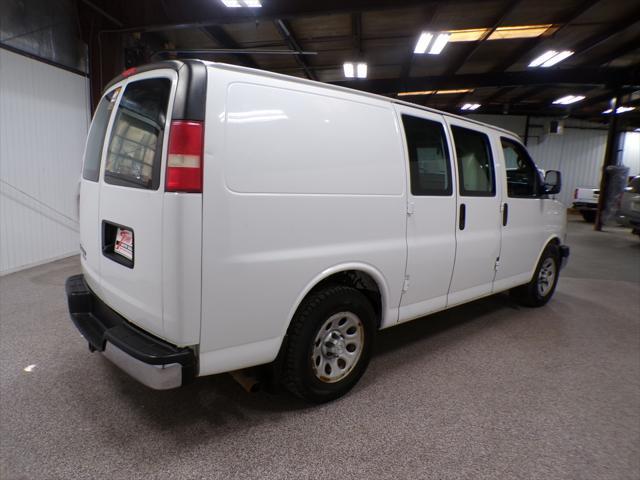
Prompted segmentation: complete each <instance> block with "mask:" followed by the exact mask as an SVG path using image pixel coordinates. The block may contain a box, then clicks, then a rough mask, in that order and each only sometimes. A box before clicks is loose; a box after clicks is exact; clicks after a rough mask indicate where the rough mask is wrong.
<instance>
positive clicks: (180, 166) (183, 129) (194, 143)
mask: <svg viewBox="0 0 640 480" xmlns="http://www.w3.org/2000/svg"><path fill="white" fill-rule="evenodd" d="M203 132H204V129H203V128H202V122H191V121H188V120H175V121H173V122H171V132H170V133H169V154H168V155H167V173H166V182H165V190H166V191H167V192H192V193H200V192H202V143H203V141H204V137H203Z"/></svg>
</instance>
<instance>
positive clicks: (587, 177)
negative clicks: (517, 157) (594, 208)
mask: <svg viewBox="0 0 640 480" xmlns="http://www.w3.org/2000/svg"><path fill="white" fill-rule="evenodd" d="M606 143H607V132H606V131H605V130H595V129H594V130H580V129H575V128H565V130H564V133H563V134H562V135H543V136H541V137H539V139H538V142H536V141H535V140H534V141H532V142H530V143H529V145H528V146H527V148H528V150H529V152H530V153H531V156H532V157H533V159H534V160H535V162H536V164H538V166H539V167H540V168H543V169H544V170H560V172H562V184H563V185H562V191H561V192H560V194H559V195H558V199H559V200H560V201H561V202H563V203H564V204H565V205H567V206H571V203H572V202H573V191H574V189H575V188H576V187H580V186H583V187H599V186H600V174H601V172H602V162H603V160H604V150H605V146H606Z"/></svg>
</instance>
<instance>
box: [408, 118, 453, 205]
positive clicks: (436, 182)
mask: <svg viewBox="0 0 640 480" xmlns="http://www.w3.org/2000/svg"><path fill="white" fill-rule="evenodd" d="M402 124H403V125H404V131H405V134H406V136H407V148H408V149H409V174H410V177H411V193H412V194H413V195H451V193H452V190H453V189H452V186H451V164H450V162H449V151H448V149H447V141H446V137H445V133H444V127H443V126H442V124H441V123H440V122H434V121H432V120H425V119H424V118H418V117H412V116H410V115H402Z"/></svg>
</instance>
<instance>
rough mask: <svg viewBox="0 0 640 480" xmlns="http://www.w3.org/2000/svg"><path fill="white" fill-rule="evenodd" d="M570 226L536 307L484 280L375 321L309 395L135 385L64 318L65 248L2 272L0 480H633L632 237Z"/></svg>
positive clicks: (637, 428) (636, 314) (219, 381)
mask: <svg viewBox="0 0 640 480" xmlns="http://www.w3.org/2000/svg"><path fill="white" fill-rule="evenodd" d="M569 232H570V233H569V239H568V243H569V244H570V245H571V247H572V255H573V257H572V259H571V263H570V266H569V267H568V268H567V269H566V270H565V271H564V272H563V274H564V275H563V276H562V278H561V280H560V284H559V288H558V291H557V293H556V296H555V298H554V299H553V300H552V301H551V302H550V303H549V304H548V305H547V306H546V307H544V308H542V309H536V310H532V309H526V308H520V307H518V306H517V305H515V304H514V303H512V302H511V301H510V299H509V297H508V296H506V295H496V296H493V297H490V298H487V299H484V300H481V301H477V302H474V303H472V304H469V305H466V306H463V307H459V308H455V309H452V310H450V311H447V312H443V313H441V314H437V315H433V316H431V317H428V318H425V319H422V320H418V321H416V322H412V323H410V324H406V325H403V326H400V327H398V328H394V329H390V330H386V331H384V332H382V333H381V335H380V342H379V348H378V351H377V354H376V356H375V358H374V360H373V361H372V363H371V366H370V368H369V371H368V372H367V374H366V375H365V376H364V378H363V379H362V381H361V382H360V383H359V385H358V386H357V387H356V388H355V389H354V390H353V392H352V393H351V394H349V395H348V396H346V397H345V398H343V399H340V400H338V401H336V402H333V403H330V404H328V405H323V406H315V407H310V406H306V405H303V404H302V403H300V402H298V401H297V400H295V399H293V398H291V397H289V396H287V395H285V394H282V395H277V396H274V395H269V394H267V393H257V394H253V395H249V394H246V393H244V391H242V390H241V389H240V387H238V386H237V385H236V384H235V383H234V382H233V381H232V380H231V379H230V377H229V376H227V375H221V376H216V377H210V378H203V379H200V380H198V381H196V383H195V384H193V385H190V386H188V387H185V388H182V389H178V390H173V391H167V392H155V391H152V390H148V389H147V388H145V387H143V386H141V385H139V384H137V383H136V382H135V381H133V380H131V379H129V378H128V377H127V376H126V375H125V374H123V373H121V372H120V371H119V370H117V369H116V368H115V367H113V366H112V365H110V364H109V363H108V362H107V361H106V360H105V359H103V358H102V357H101V356H100V355H97V354H89V352H88V350H87V348H86V345H85V343H84V342H83V340H82V339H81V338H80V336H79V334H78V333H77V332H76V331H75V329H74V327H73V326H72V324H71V322H70V320H69V319H68V318H67V312H66V305H65V297H64V291H63V285H64V280H65V278H66V277H67V276H69V275H71V274H73V273H75V272H77V271H78V270H79V268H78V262H77V259H68V260H64V261H59V262H55V263H51V264H48V265H45V266H42V267H37V268H33V269H30V270H27V271H23V272H20V273H16V274H13V275H10V276H7V277H4V278H2V279H0V287H1V288H0V294H1V297H0V347H1V348H0V429H1V430H0V460H1V462H2V463H1V468H0V478H2V479H3V480H9V479H58V478H59V479H75V478H110V479H138V478H139V479H149V478H171V479H188V478H220V479H228V478H243V479H246V478H256V479H267V478H273V479H276V478H277V479H284V478H323V479H325V478H367V479H378V478H389V479H399V478H407V479H408V478H411V479H417V478H429V479H435V478H438V479H454V478H469V479H482V478H486V479H514V478H522V479H545V480H548V479H580V480H586V479H598V480H603V479H638V478H640V241H639V240H638V238H637V237H634V236H632V235H631V234H630V233H628V232H627V231H624V230H621V229H612V228H609V229H607V231H606V232H604V233H595V232H593V231H592V230H591V226H589V225H587V224H585V223H582V222H581V221H579V220H578V219H577V218H572V219H571V221H570V229H569ZM29 365H35V367H33V369H32V371H31V372H26V371H24V368H25V367H27V366H29Z"/></svg>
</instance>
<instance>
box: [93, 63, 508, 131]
mask: <svg viewBox="0 0 640 480" xmlns="http://www.w3.org/2000/svg"><path fill="white" fill-rule="evenodd" d="M188 62H199V63H202V64H204V65H205V66H207V67H213V68H220V69H223V70H231V71H238V72H243V73H250V74H252V75H257V76H261V77H269V78H276V79H279V80H286V81H289V82H295V83H301V84H305V85H313V86H316V87H318V86H319V87H322V88H326V89H329V90H336V91H339V92H348V93H351V94H353V95H359V96H361V97H367V98H373V99H376V100H380V101H384V102H389V103H396V104H398V105H405V106H407V107H411V108H416V109H418V110H424V111H427V112H432V113H437V114H439V115H444V116H447V117H452V118H458V119H460V120H464V121H467V122H470V123H475V124H476V125H482V126H484V127H489V128H492V129H494V130H498V131H501V132H504V133H507V134H509V135H512V136H515V137H516V138H520V137H519V135H518V134H516V133H514V132H512V131H510V130H507V129H505V128H501V127H497V126H495V125H490V124H488V123H484V122H480V121H478V120H474V119H472V118H468V117H463V116H461V115H455V114H453V113H448V112H443V111H442V110H437V109H435V108H429V107H425V106H422V105H417V104H415V103H411V102H405V101H403V100H398V99H396V98H389V97H385V96H383V95H376V94H375V93H369V92H364V91H362V90H355V89H353V88H348V87H341V86H339V85H333V84H331V83H323V82H317V81H315V80H309V79H306V78H300V77H293V76H291V75H284V74H282V73H274V72H269V71H267V70H259V69H256V68H250V67H243V66H240V65H231V64H229V63H219V62H211V61H208V60H197V59H189V60H186V59H184V60H165V61H161V62H156V63H152V64H147V65H142V66H140V67H136V68H135V73H141V72H146V71H149V70H155V69H159V68H171V69H173V70H179V69H180V67H181V66H182V65H184V64H185V63H188ZM135 73H133V74H135ZM127 76H128V75H127V73H126V71H125V73H123V74H121V75H119V76H117V77H116V78H114V79H113V80H111V81H110V82H109V83H108V84H107V86H106V87H105V91H106V90H108V89H109V87H111V86H112V85H114V84H115V83H118V82H120V81H121V80H123V79H124V78H126V77H127Z"/></svg>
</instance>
